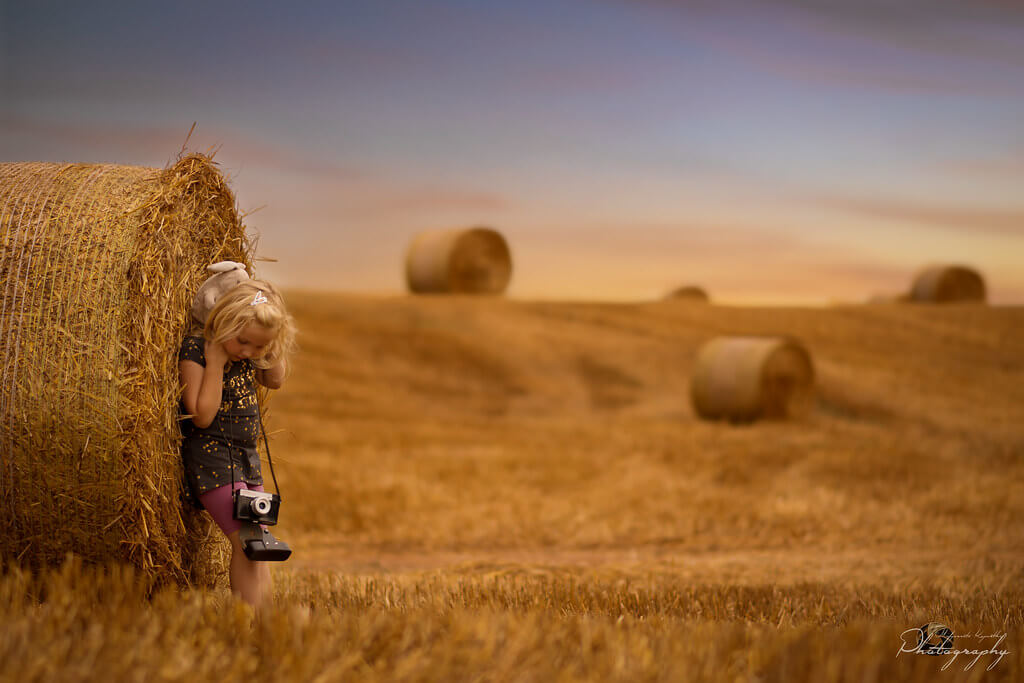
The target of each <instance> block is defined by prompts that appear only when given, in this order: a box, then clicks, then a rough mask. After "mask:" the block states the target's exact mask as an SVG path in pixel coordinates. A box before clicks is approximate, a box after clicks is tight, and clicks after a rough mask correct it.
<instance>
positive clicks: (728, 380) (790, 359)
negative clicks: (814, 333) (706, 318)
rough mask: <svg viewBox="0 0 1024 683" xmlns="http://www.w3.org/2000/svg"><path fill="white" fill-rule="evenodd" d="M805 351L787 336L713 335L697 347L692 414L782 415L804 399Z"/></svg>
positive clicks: (807, 384)
mask: <svg viewBox="0 0 1024 683" xmlns="http://www.w3.org/2000/svg"><path fill="white" fill-rule="evenodd" d="M813 383H814V367H813V365H812V364H811V357H810V354H808V353H807V350H806V349H805V348H804V347H803V346H802V345H801V344H800V343H799V342H798V341H796V340H794V339H791V338H788V337H717V338H715V339H712V340H711V341H709V342H707V343H705V344H704V345H703V346H702V347H701V348H700V350H699V351H698V353H697V360H696V363H695V366H694V370H693V375H692V377H691V379H690V397H691V399H692V400H693V407H694V409H695V410H696V411H697V414H698V415H700V416H701V417H703V418H707V419H721V418H724V419H728V420H734V421H747V420H754V419H757V418H760V417H788V416H792V415H796V414H799V413H801V412H803V411H804V410H805V409H806V407H807V406H808V405H809V404H810V398H811V396H812V388H813Z"/></svg>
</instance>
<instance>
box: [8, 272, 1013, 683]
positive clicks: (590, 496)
mask: <svg viewBox="0 0 1024 683" xmlns="http://www.w3.org/2000/svg"><path fill="white" fill-rule="evenodd" d="M288 300H289V303H290V306H291V308H292V312H293V313H294V314H295V316H296V319H297V322H298V325H299V327H300V337H299V343H300V347H301V350H300V352H299V355H298V356H297V357H296V359H295V364H294V371H293V374H292V376H291V377H290V379H289V383H288V384H287V385H286V386H285V388H284V389H283V390H282V391H280V392H276V394H275V395H274V396H273V397H272V399H271V401H270V404H269V420H268V427H269V429H270V430H271V433H272V439H271V446H272V448H273V453H274V460H275V465H276V470H277V474H278V479H279V480H280V482H281V488H282V494H283V496H284V503H283V507H282V524H281V525H280V526H279V527H278V530H279V532H280V533H279V535H280V536H281V537H283V538H285V539H286V540H288V541H289V542H290V543H291V544H292V546H293V548H294V549H295V555H294V557H293V559H292V560H290V561H289V562H288V563H286V564H285V565H284V566H283V567H279V568H277V570H276V574H275V576H276V593H277V598H278V604H277V605H276V606H275V607H274V608H273V609H272V610H270V611H268V612H267V613H264V614H263V615H261V616H260V617H259V618H257V619H255V620H254V619H253V618H252V616H251V615H250V614H249V613H248V612H247V610H246V608H244V607H243V606H241V605H239V604H235V603H233V602H231V601H230V600H229V599H228V597H227V596H226V595H225V594H224V593H220V592H215V591H214V592H210V591H190V592H180V591H177V590H170V589H163V590H161V591H159V592H158V593H156V594H155V595H154V596H153V597H152V598H147V597H146V586H145V585H142V586H140V585H139V583H138V582H137V581H136V580H135V579H133V578H132V577H131V576H130V575H125V574H122V573H116V572H115V573H113V574H108V575H105V576H97V575H96V574H94V573H90V571H89V570H81V569H79V568H77V567H76V566H74V565H73V564H72V565H69V566H67V567H66V568H65V569H64V570H63V573H60V572H58V573H55V574H52V575H46V576H36V577H29V576H26V575H23V574H20V573H18V572H12V573H8V575H7V576H6V577H4V578H3V579H2V582H0V601H2V602H0V610H3V611H4V613H5V614H8V615H10V616H9V617H8V621H7V625H6V626H5V627H4V628H5V636H6V637H5V638H3V639H2V641H0V642H2V645H0V647H2V648H4V649H3V650H2V653H3V654H4V655H7V656H4V657H3V658H2V659H0V662H2V663H0V678H25V679H26V680H44V679H57V678H64V679H70V680H81V679H86V678H90V677H92V676H94V675H95V674H96V673H97V672H99V671H101V670H102V671H104V672H107V673H109V675H110V677H112V678H113V679H114V680H119V679H137V678H153V677H160V678H163V679H167V680H179V679H180V680H184V679H185V678H188V679H190V680H196V679H197V678H199V679H213V678H217V679H225V680H244V679H246V678H247V677H250V676H254V675H257V673H258V675H260V676H264V677H266V678H267V679H270V680H314V679H316V677H317V676H320V677H321V678H320V679H319V680H361V681H393V680H418V681H422V680H428V681H434V680H436V681H451V680H555V679H557V680H567V681H577V680H580V681H582V680H622V681H635V680H645V681H677V680H710V681H737V680H739V681H795V680H806V681H853V680H856V681H892V680H906V681H934V680H951V681H957V680H986V681H987V680H1004V681H1012V680H1019V679H1020V678H1021V677H1022V675H1024V655H1022V653H1024V612H1022V608H1021V605H1024V550H1022V549H1024V531H1022V529H1024V497H1022V496H1021V495H1020V491H1021V490H1022V488H1021V487H1022V485H1024V420H1022V419H1021V414H1022V413H1021V408H1020V406H1021V405H1024V309H1020V308H1003V307H979V306H969V305H966V306H957V305H950V306H943V307H896V306H893V307H889V306H870V307H869V306H848V307H837V308H829V309H784V308H732V307H721V306H699V307H695V306H692V305H688V304H687V303H685V302H672V301H663V302H656V303H645V304H614V305H613V304H600V303H594V304H582V303H556V302H543V303H542V302H519V301H509V300H502V299H480V298H476V297H448V298H412V297H409V298H407V297H400V298H371V297H354V296H341V295H326V294H313V293H306V292H290V293H288ZM722 335H792V336H794V337H797V338H799V339H800V340H801V341H802V342H803V344H804V345H805V346H806V348H807V349H808V351H809V352H810V353H811V354H812V355H813V358H814V369H815V387H816V390H815V398H814V405H813V406H812V408H811V409H810V410H809V411H808V412H807V413H805V414H801V415H800V416H799V417H796V418H793V419H789V420H766V421H761V422H756V423H752V424H743V425H731V424H728V423H720V422H707V421H703V420H700V419H698V418H697V416H696V415H695V414H694V413H693V408H692V406H691V404H690V400H689V381H690V377H691V373H692V371H693V367H694V362H695V359H696V353H697V349H698V348H699V347H700V345H701V344H702V343H703V342H704V341H706V340H708V339H710V338H712V337H716V336H722ZM928 622H939V623H943V624H947V625H948V626H950V628H952V630H953V631H954V633H955V634H957V637H956V640H955V643H954V645H955V647H962V648H975V649H980V648H983V647H987V646H994V645H995V644H996V640H997V639H988V640H984V639H983V638H982V637H983V636H987V635H993V634H1004V633H1005V634H1006V637H1005V638H1004V639H1003V640H1002V641H1000V642H999V645H998V647H997V648H993V649H1002V650H1007V651H1008V654H1005V655H997V654H994V653H990V654H986V655H984V656H981V657H979V658H978V661H977V662H976V663H975V664H974V665H973V666H971V667H969V668H968V665H969V664H970V662H971V659H973V658H974V656H973V655H971V656H970V657H969V656H967V655H963V654H961V655H959V656H958V657H956V659H955V660H954V657H953V655H952V654H948V655H945V656H937V657H929V656H921V655H916V654H910V653H903V654H898V652H899V650H900V649H901V646H902V644H903V640H902V638H901V636H902V634H904V633H905V632H906V631H907V630H908V629H910V628H913V627H918V626H921V625H923V624H925V623H928ZM55 634H60V635H55ZM71 643H74V647H71ZM20 652H30V653H31V656H28V657H25V656H15V653H20ZM990 665H991V670H988V671H986V667H989V666H990ZM943 666H946V668H945V670H943V669H942V667H943ZM965 669H967V670H965Z"/></svg>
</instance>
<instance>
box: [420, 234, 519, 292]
mask: <svg viewBox="0 0 1024 683" xmlns="http://www.w3.org/2000/svg"><path fill="white" fill-rule="evenodd" d="M511 277H512V256H511V253H510V252H509V248H508V244H507V243H506V242H505V238H504V237H502V236H501V234H499V233H498V232H496V231H494V230H491V229H490V228H470V229H467V230H462V229H458V230H430V231H426V232H422V233H420V234H419V235H417V236H416V237H415V238H414V239H413V241H412V243H411V244H410V245H409V250H408V252H407V253H406V258H405V278H406V282H407V284H408V285H409V291H411V292H414V293H416V294H429V293H435V294H501V293H503V292H504V291H505V288H506V287H508V283H509V280H510V279H511Z"/></svg>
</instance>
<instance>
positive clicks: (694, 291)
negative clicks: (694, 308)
mask: <svg viewBox="0 0 1024 683" xmlns="http://www.w3.org/2000/svg"><path fill="white" fill-rule="evenodd" d="M665 298H666V299H669V300H672V301H693V302H696V303H707V302H708V301H710V298H709V297H708V293H707V292H706V291H704V289H703V288H702V287H697V286H696V285H686V286H683V287H676V288H675V289H673V290H672V291H671V292H669V293H668V294H666V295H665Z"/></svg>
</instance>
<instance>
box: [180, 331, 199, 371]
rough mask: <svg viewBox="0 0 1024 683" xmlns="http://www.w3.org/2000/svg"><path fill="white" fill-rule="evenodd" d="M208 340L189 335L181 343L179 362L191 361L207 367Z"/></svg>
mask: <svg viewBox="0 0 1024 683" xmlns="http://www.w3.org/2000/svg"><path fill="white" fill-rule="evenodd" d="M205 349H206V340H204V339H203V338H202V337H195V336H192V335H189V336H187V337H185V338H184V339H183V340H182V341H181V349H179V350H178V360H179V361H183V360H190V361H192V362H193V363H199V364H200V365H202V366H203V367H206V353H205Z"/></svg>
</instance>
